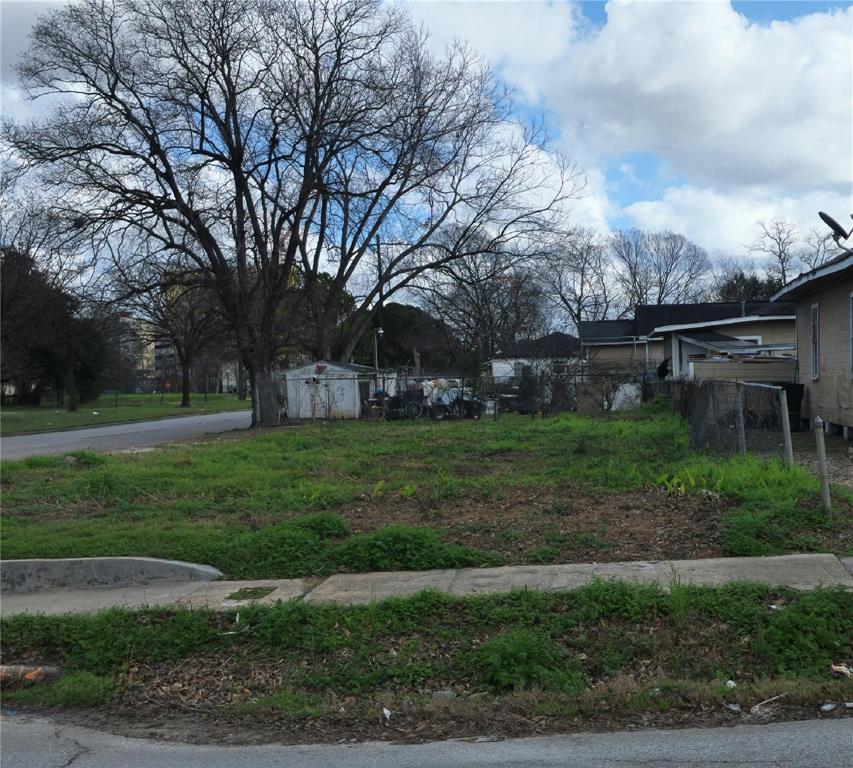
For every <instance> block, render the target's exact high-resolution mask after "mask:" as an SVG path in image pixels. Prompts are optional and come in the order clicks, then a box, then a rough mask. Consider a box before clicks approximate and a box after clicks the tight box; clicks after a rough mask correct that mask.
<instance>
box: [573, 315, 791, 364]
mask: <svg viewBox="0 0 853 768" xmlns="http://www.w3.org/2000/svg"><path fill="white" fill-rule="evenodd" d="M579 334H580V342H581V347H582V349H583V355H584V359H585V360H587V361H588V362H589V364H590V366H592V367H599V368H602V367H606V366H607V365H608V364H613V365H624V364H626V363H632V362H635V363H644V364H645V365H646V366H647V367H652V366H655V367H657V366H659V365H660V364H662V363H664V362H667V367H668V369H669V371H670V372H671V375H672V376H676V377H677V376H692V369H691V359H693V360H696V359H702V358H705V357H709V356H729V355H733V354H736V355H744V354H745V355H755V354H781V355H785V354H787V355H793V354H794V352H795V350H796V330H795V317H794V305H793V304H791V303H789V302H781V303H768V302H706V303H699V304H660V305H650V304H638V305H637V306H636V307H635V308H634V317H633V318H632V319H625V320H594V321H587V322H582V323H581V324H580V328H579Z"/></svg>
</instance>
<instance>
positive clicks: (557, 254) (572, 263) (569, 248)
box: [539, 228, 617, 329]
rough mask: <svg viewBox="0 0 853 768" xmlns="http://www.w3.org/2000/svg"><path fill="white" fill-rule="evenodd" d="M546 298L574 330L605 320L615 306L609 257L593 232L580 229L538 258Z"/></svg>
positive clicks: (556, 242) (557, 241) (603, 243)
mask: <svg viewBox="0 0 853 768" xmlns="http://www.w3.org/2000/svg"><path fill="white" fill-rule="evenodd" d="M539 261H540V280H541V283H542V285H543V288H544V292H545V294H546V296H547V297H548V298H549V299H550V301H551V302H552V303H553V304H554V305H555V306H556V308H557V309H558V310H560V311H561V312H565V313H566V314H567V315H568V318H569V322H570V323H571V325H572V326H573V327H574V328H575V329H577V328H578V326H579V325H580V323H581V322H582V321H584V320H604V319H605V318H607V317H608V316H609V314H610V313H611V311H612V310H613V309H614V307H615V305H616V303H617V292H616V291H615V290H613V288H611V286H610V281H609V279H608V275H609V272H610V254H609V251H608V248H607V242H606V240H605V239H604V238H603V237H602V236H601V235H600V234H598V233H597V232H596V231H595V230H594V229H590V228H579V229H576V230H572V231H571V232H567V233H565V234H564V236H562V237H560V238H559V239H557V240H556V241H555V244H554V246H553V248H551V249H548V250H547V251H546V253H545V254H544V255H543V256H542V257H541V258H540V260H539Z"/></svg>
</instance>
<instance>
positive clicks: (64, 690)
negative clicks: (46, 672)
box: [3, 672, 116, 707]
mask: <svg viewBox="0 0 853 768" xmlns="http://www.w3.org/2000/svg"><path fill="white" fill-rule="evenodd" d="M115 691H116V686H115V683H113V681H112V680H110V679H109V678H106V677H99V676H98V675H93V674H92V673H91V672H68V673H66V674H65V675H63V676H62V677H60V678H59V680H57V681H56V682H54V683H39V684H37V685H33V686H31V687H27V688H17V689H13V690H9V691H5V692H4V694H3V703H4V704H17V705H19V706H39V707H98V706H104V705H106V704H108V703H109V702H110V700H111V699H112V697H113V694H114V693H115Z"/></svg>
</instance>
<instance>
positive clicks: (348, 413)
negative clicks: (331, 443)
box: [283, 360, 376, 419]
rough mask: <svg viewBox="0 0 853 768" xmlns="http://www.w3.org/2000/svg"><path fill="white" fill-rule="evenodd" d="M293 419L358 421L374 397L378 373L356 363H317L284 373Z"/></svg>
mask: <svg viewBox="0 0 853 768" xmlns="http://www.w3.org/2000/svg"><path fill="white" fill-rule="evenodd" d="M283 378H284V390H285V397H286V399H287V417H288V418H289V419H357V418H359V417H360V416H361V413H362V405H361V404H362V402H363V401H366V400H368V399H369V398H370V397H372V396H373V388H374V386H375V381H376V371H375V370H374V369H373V368H369V367H368V366H366V365H356V364H355V363H330V362H327V361H326V360H317V361H315V362H313V363H306V364H305V365H300V366H297V367H296V368H290V369H288V370H286V371H284V376H283Z"/></svg>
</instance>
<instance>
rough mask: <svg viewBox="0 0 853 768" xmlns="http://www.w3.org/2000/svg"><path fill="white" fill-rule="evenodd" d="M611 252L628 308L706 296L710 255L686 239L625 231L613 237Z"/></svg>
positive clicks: (663, 234)
mask: <svg viewBox="0 0 853 768" xmlns="http://www.w3.org/2000/svg"><path fill="white" fill-rule="evenodd" d="M610 248H611V252H612V254H613V261H614V263H615V281H616V283H617V285H618V286H619V287H620V288H621V291H622V294H623V296H624V300H625V303H626V305H627V306H634V305H636V304H682V303H685V302H689V301H697V300H699V298H701V296H702V295H704V293H705V288H706V286H705V282H706V279H707V277H708V273H709V272H710V268H711V264H710V261H709V259H708V255H707V253H705V251H704V250H703V249H702V248H700V247H699V246H698V245H696V244H695V243H693V242H691V241H690V240H688V239H687V238H686V237H684V235H679V234H676V233H675V232H669V231H665V232H645V231H643V230H638V229H632V230H627V231H625V230H622V231H619V232H616V233H614V234H613V236H612V237H611V240H610Z"/></svg>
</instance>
